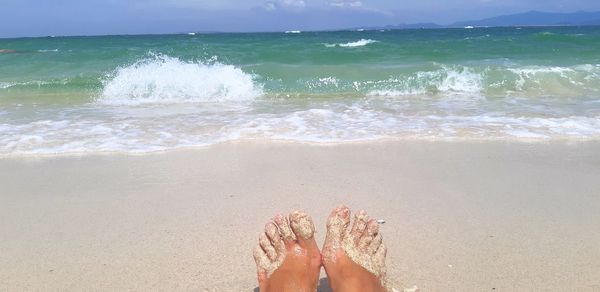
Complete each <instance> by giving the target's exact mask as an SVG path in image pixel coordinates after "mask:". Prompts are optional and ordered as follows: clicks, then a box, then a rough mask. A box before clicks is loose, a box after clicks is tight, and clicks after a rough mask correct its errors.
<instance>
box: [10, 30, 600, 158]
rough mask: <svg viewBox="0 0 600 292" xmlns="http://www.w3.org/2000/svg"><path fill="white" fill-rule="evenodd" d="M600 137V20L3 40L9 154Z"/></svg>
mask: <svg viewBox="0 0 600 292" xmlns="http://www.w3.org/2000/svg"><path fill="white" fill-rule="evenodd" d="M257 139H259V140H287V141H299V142H314V143H347V142H352V141H365V140H383V139H427V140H459V139H460V140H465V139H466V140H532V141H547V140H559V139H560V140H599V139H600V27H535V28H533V27H522V28H521V27H510V28H472V29H469V28H464V29H462V28H457V29H411V30H364V31H335V32H298V31H294V32H287V33H283V32H282V33H246V34H233V33H227V34H225V33H223V34H219V33H211V34H204V33H187V34H179V35H143V36H93V37H44V38H20V39H0V155H3V156H5V155H30V154H55V153H96V152H115V151H116V152H150V151H161V150H168V149H174V148H181V147H197V146H206V145H212V144H216V143H222V142H226V141H232V140H257Z"/></svg>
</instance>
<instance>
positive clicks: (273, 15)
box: [0, 0, 600, 37]
mask: <svg viewBox="0 0 600 292" xmlns="http://www.w3.org/2000/svg"><path fill="white" fill-rule="evenodd" d="M528 10H540V11H549V12H573V11H578V10H586V11H599V10H600V1H599V0H445V1H442V0H416V1H415V0H408V1H405V0H221V1H215V0H129V1H127V0H2V3H1V4H0V37H18V36H45V35H90V34H133V33H172V32H187V31H281V30H317V29H335V28H345V27H356V26H373V25H387V24H399V23H415V22H435V23H440V24H447V23H451V22H454V21H459V20H471V19H479V18H485V17H490V16H496V15H501V14H508V13H516V12H524V11H528Z"/></svg>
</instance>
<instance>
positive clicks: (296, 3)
mask: <svg viewBox="0 0 600 292" xmlns="http://www.w3.org/2000/svg"><path fill="white" fill-rule="evenodd" d="M305 7H306V2H304V0H275V1H267V2H265V3H264V4H263V8H264V9H265V10H266V11H275V10H280V9H282V10H302V9H304V8H305Z"/></svg>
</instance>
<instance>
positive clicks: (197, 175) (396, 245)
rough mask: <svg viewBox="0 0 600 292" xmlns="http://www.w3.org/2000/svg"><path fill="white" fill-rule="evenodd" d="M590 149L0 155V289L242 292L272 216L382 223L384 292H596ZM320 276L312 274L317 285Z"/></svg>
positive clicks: (426, 144)
mask: <svg viewBox="0 0 600 292" xmlns="http://www.w3.org/2000/svg"><path fill="white" fill-rule="evenodd" d="M598 153H600V142H597V141H577V142H573V141H565V142H547V143H523V142H514V141H504V142H500V141H483V142H482V141H470V142H464V141H452V142H445V141H422V140H421V141H412V140H410V141H408V140H405V141H385V142H383V141H377V142H371V141H368V142H356V143H346V144H336V145H317V146H315V145H310V144H305V143H295V142H264V141H253V142H228V143H223V144H219V145H212V146H208V147H203V148H199V149H178V150H171V151H167V152H160V153H144V154H131V153H121V154H93V155H90V154H84V155H67V156H65V155H58V156H50V157H48V156H47V157H40V156H34V157H28V156H21V157H0V185H2V186H3V189H4V190H3V191H2V192H1V194H0V234H4V235H5V238H4V239H3V240H2V241H0V250H2V253H3V256H2V257H0V290H5V289H6V290H39V289H44V290H89V289H98V290H148V289H151V290H196V291H197V290H200V291H252V289H254V288H256V279H255V270H254V263H253V261H252V256H251V250H252V247H254V245H255V244H256V243H257V236H258V234H259V232H260V230H261V228H262V226H263V225H264V223H265V222H266V221H267V220H268V219H269V218H270V217H271V216H273V215H275V214H276V213H277V212H291V211H292V210H293V209H294V208H302V209H305V210H306V211H307V212H308V213H309V214H311V215H312V216H313V218H314V219H315V225H316V227H317V230H318V232H317V241H318V243H319V244H321V243H322V240H323V238H324V235H325V218H326V216H327V215H328V213H329V211H330V210H331V209H332V208H333V207H335V206H336V205H337V204H340V203H344V204H347V205H348V206H349V207H350V208H351V209H352V210H353V211H358V210H359V209H360V208H362V209H365V210H366V211H367V212H369V213H370V214H371V215H372V216H374V217H376V218H378V219H384V220H386V224H383V225H382V233H383V236H384V241H385V242H386V245H387V246H388V248H389V253H388V261H387V263H388V269H389V271H388V275H389V277H390V279H391V280H392V282H393V284H394V285H393V286H394V288H396V289H398V290H401V289H403V288H408V287H412V286H413V285H416V286H418V287H419V288H421V289H422V291H440V290H451V291H457V290H463V291H482V290H488V291H489V290H492V289H494V290H496V291H521V290H523V291H529V290H559V291H560V290H578V291H579V290H581V291H597V289H600V280H598V279H600V250H598V248H597V246H599V245H600V232H598V231H596V230H598V229H597V226H596V224H595V223H594V222H600V214H599V212H597V210H598V209H600V198H598V196H597V194H598V190H600V180H598V177H600V155H598ZM322 276H324V274H322Z"/></svg>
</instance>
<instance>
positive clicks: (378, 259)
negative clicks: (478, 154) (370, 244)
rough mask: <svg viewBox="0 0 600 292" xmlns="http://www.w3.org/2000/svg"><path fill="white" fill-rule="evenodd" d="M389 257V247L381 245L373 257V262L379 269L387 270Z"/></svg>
mask: <svg viewBox="0 0 600 292" xmlns="http://www.w3.org/2000/svg"><path fill="white" fill-rule="evenodd" d="M386 255H387V247H386V246H385V244H383V243H382V244H381V245H380V246H379V249H377V251H376V252H375V254H374V255H373V261H374V262H375V263H376V265H377V266H378V267H381V268H385V257H386Z"/></svg>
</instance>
